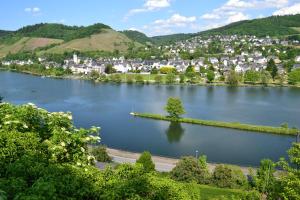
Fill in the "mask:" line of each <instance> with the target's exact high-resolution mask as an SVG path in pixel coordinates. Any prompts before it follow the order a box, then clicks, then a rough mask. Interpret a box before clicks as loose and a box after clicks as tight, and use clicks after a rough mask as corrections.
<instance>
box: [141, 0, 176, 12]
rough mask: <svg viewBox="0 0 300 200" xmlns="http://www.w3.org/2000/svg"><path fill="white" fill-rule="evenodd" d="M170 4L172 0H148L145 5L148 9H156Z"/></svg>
mask: <svg viewBox="0 0 300 200" xmlns="http://www.w3.org/2000/svg"><path fill="white" fill-rule="evenodd" d="M169 6H170V0H147V1H146V3H145V4H144V7H145V8H146V9H147V10H156V9H161V8H167V7H169Z"/></svg>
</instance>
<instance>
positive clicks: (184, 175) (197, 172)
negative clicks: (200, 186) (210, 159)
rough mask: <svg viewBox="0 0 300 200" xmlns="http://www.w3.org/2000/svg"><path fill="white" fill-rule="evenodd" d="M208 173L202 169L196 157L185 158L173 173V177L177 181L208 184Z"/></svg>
mask: <svg viewBox="0 0 300 200" xmlns="http://www.w3.org/2000/svg"><path fill="white" fill-rule="evenodd" d="M207 173H208V171H207V170H206V169H203V168H201V166H200V164H199V162H198V160H197V159H196V158H194V157H183V158H181V159H180V160H179V162H178V163H177V164H176V167H175V168H174V169H173V170H172V171H171V177H172V178H173V179H174V180H177V181H184V182H196V183H208V181H209V180H208V174H207Z"/></svg>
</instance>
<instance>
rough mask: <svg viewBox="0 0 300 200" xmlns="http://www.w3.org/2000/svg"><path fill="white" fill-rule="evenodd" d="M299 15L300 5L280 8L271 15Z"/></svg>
mask: <svg viewBox="0 0 300 200" xmlns="http://www.w3.org/2000/svg"><path fill="white" fill-rule="evenodd" d="M295 14H300V3H296V4H294V5H292V6H288V7H284V8H281V9H279V10H277V11H275V12H274V13H273V15H295Z"/></svg>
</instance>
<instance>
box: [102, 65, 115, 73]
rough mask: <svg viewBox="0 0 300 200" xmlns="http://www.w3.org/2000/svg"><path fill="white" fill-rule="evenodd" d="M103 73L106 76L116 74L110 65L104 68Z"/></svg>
mask: <svg viewBox="0 0 300 200" xmlns="http://www.w3.org/2000/svg"><path fill="white" fill-rule="evenodd" d="M104 72H105V73H106V74H113V73H115V72H116V70H115V68H113V66H112V64H107V65H106V67H105V70H104Z"/></svg>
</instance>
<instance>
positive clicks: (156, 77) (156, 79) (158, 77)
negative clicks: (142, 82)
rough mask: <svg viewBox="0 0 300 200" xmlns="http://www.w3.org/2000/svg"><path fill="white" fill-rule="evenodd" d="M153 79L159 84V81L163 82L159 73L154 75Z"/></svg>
mask: <svg viewBox="0 0 300 200" xmlns="http://www.w3.org/2000/svg"><path fill="white" fill-rule="evenodd" d="M154 81H155V83H157V84H159V83H162V82H163V77H162V76H161V75H156V76H155V77H154Z"/></svg>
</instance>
